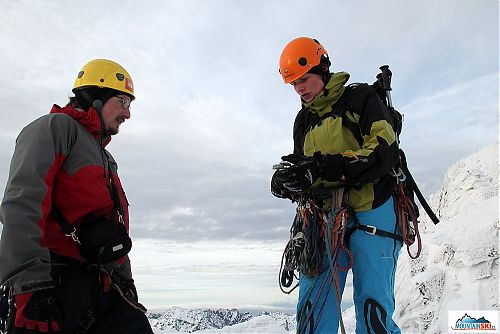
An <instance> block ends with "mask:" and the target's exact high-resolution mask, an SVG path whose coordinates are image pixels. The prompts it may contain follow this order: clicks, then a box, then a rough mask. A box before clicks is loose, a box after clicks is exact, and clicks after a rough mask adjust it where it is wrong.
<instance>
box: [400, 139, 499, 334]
mask: <svg viewBox="0 0 500 334" xmlns="http://www.w3.org/2000/svg"><path fill="white" fill-rule="evenodd" d="M429 204H430V205H431V207H432V208H433V210H435V212H436V214H437V215H438V217H439V218H440V220H441V222H440V223H439V224H438V225H434V224H433V223H432V222H431V221H430V219H429V218H428V217H427V216H426V214H425V212H422V216H421V221H422V222H421V224H420V232H421V237H422V244H423V250H422V254H421V256H420V258H418V259H416V260H411V259H410V258H409V256H408V255H407V254H406V250H405V249H404V250H402V253H401V255H400V258H399V263H398V271H397V273H396V304H397V305H396V313H395V320H396V322H397V323H398V324H399V326H400V327H401V330H402V332H404V333H435V334H437V333H447V332H448V327H447V326H448V311H452V310H495V309H496V310H498V309H499V305H498V259H499V252H498V229H499V212H498V144H496V145H492V146H489V147H487V148H484V149H482V150H481V151H479V152H476V153H475V154H473V155H471V156H469V157H467V158H465V159H463V160H460V161H458V162H457V163H456V164H454V165H453V166H452V167H450V168H449V170H448V172H447V174H446V177H445V179H444V183H443V188H442V190H441V191H440V192H438V193H437V194H434V195H433V196H431V200H430V203H429ZM422 211H423V210H422Z"/></svg>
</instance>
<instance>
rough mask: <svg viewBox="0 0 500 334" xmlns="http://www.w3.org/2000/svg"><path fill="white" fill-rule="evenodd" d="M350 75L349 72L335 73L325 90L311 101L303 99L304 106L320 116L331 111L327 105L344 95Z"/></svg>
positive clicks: (332, 103)
mask: <svg viewBox="0 0 500 334" xmlns="http://www.w3.org/2000/svg"><path fill="white" fill-rule="evenodd" d="M349 76H350V75H349V73H347V72H337V73H333V74H332V76H331V78H330V80H329V81H328V82H327V83H326V85H325V88H323V91H322V92H321V93H319V94H318V95H316V97H315V98H314V99H313V100H312V101H311V102H304V101H303V102H302V107H303V108H305V109H308V110H310V111H311V112H312V113H315V114H318V115H319V116H323V114H325V113H327V112H329V111H331V108H326V107H330V106H332V105H334V104H335V103H336V102H337V101H338V99H339V98H340V97H341V96H342V93H344V89H345V87H344V84H345V83H346V82H347V80H349Z"/></svg>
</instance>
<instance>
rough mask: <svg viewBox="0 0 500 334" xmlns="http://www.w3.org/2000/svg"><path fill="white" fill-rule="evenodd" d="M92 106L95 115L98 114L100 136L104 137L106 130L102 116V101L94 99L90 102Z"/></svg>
mask: <svg viewBox="0 0 500 334" xmlns="http://www.w3.org/2000/svg"><path fill="white" fill-rule="evenodd" d="M92 107H94V109H95V110H96V111H97V115H98V116H99V120H100V121H101V138H104V137H106V135H107V131H106V128H105V126H104V119H103V118H102V101H101V100H94V102H92Z"/></svg>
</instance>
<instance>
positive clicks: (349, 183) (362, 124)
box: [293, 72, 398, 211]
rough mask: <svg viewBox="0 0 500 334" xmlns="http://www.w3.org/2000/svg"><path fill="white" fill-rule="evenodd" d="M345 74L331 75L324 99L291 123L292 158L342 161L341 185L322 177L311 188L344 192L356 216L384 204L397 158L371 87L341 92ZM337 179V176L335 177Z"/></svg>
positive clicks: (388, 125) (382, 110) (309, 105)
mask: <svg viewBox="0 0 500 334" xmlns="http://www.w3.org/2000/svg"><path fill="white" fill-rule="evenodd" d="M348 79H349V74H348V73H345V72H339V73H334V74H332V76H331V78H330V80H329V81H328V83H327V84H326V85H325V88H324V89H323V91H322V93H320V94H318V95H317V96H316V97H315V98H314V100H312V101H311V102H309V103H306V102H304V101H302V109H301V110H300V111H299V113H298V114H297V117H296V119H295V124H294V129H293V138H294V154H299V155H305V156H313V155H314V154H315V153H316V154H318V153H317V152H319V153H321V154H322V155H326V156H327V157H328V156H335V155H337V157H338V156H339V155H340V156H342V159H331V160H335V161H339V160H340V161H342V163H341V166H339V165H338V164H336V165H335V166H329V165H328V159H325V166H324V168H325V171H326V173H325V174H328V169H329V168H341V169H342V170H343V172H342V173H341V174H343V177H342V179H339V180H331V179H328V178H325V177H323V179H321V180H319V181H318V182H316V183H315V184H314V185H313V187H315V188H318V187H325V188H332V187H341V186H346V188H347V189H348V194H349V195H348V196H349V197H348V204H349V205H350V206H351V207H352V208H353V209H354V210H355V211H366V210H370V209H373V208H376V207H378V206H380V205H381V204H383V203H384V202H385V201H386V200H387V199H388V198H389V197H390V196H391V194H392V191H393V187H394V182H395V180H394V177H393V176H391V174H390V173H391V171H392V168H393V166H394V165H395V163H396V160H397V158H398V145H397V140H396V135H395V133H394V130H393V128H392V126H391V123H390V117H389V113H388V110H387V108H386V107H385V105H384V104H383V102H382V100H381V99H380V98H379V96H378V95H377V93H376V91H375V89H373V87H372V86H370V85H366V84H359V85H350V86H345V83H346V82H347V80H348ZM335 174H338V173H335Z"/></svg>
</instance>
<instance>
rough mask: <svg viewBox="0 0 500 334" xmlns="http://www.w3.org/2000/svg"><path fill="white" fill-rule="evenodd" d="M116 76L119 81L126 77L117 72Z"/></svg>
mask: <svg viewBox="0 0 500 334" xmlns="http://www.w3.org/2000/svg"><path fill="white" fill-rule="evenodd" d="M116 78H117V79H118V80H119V81H123V79H125V76H124V75H123V74H121V73H116Z"/></svg>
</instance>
